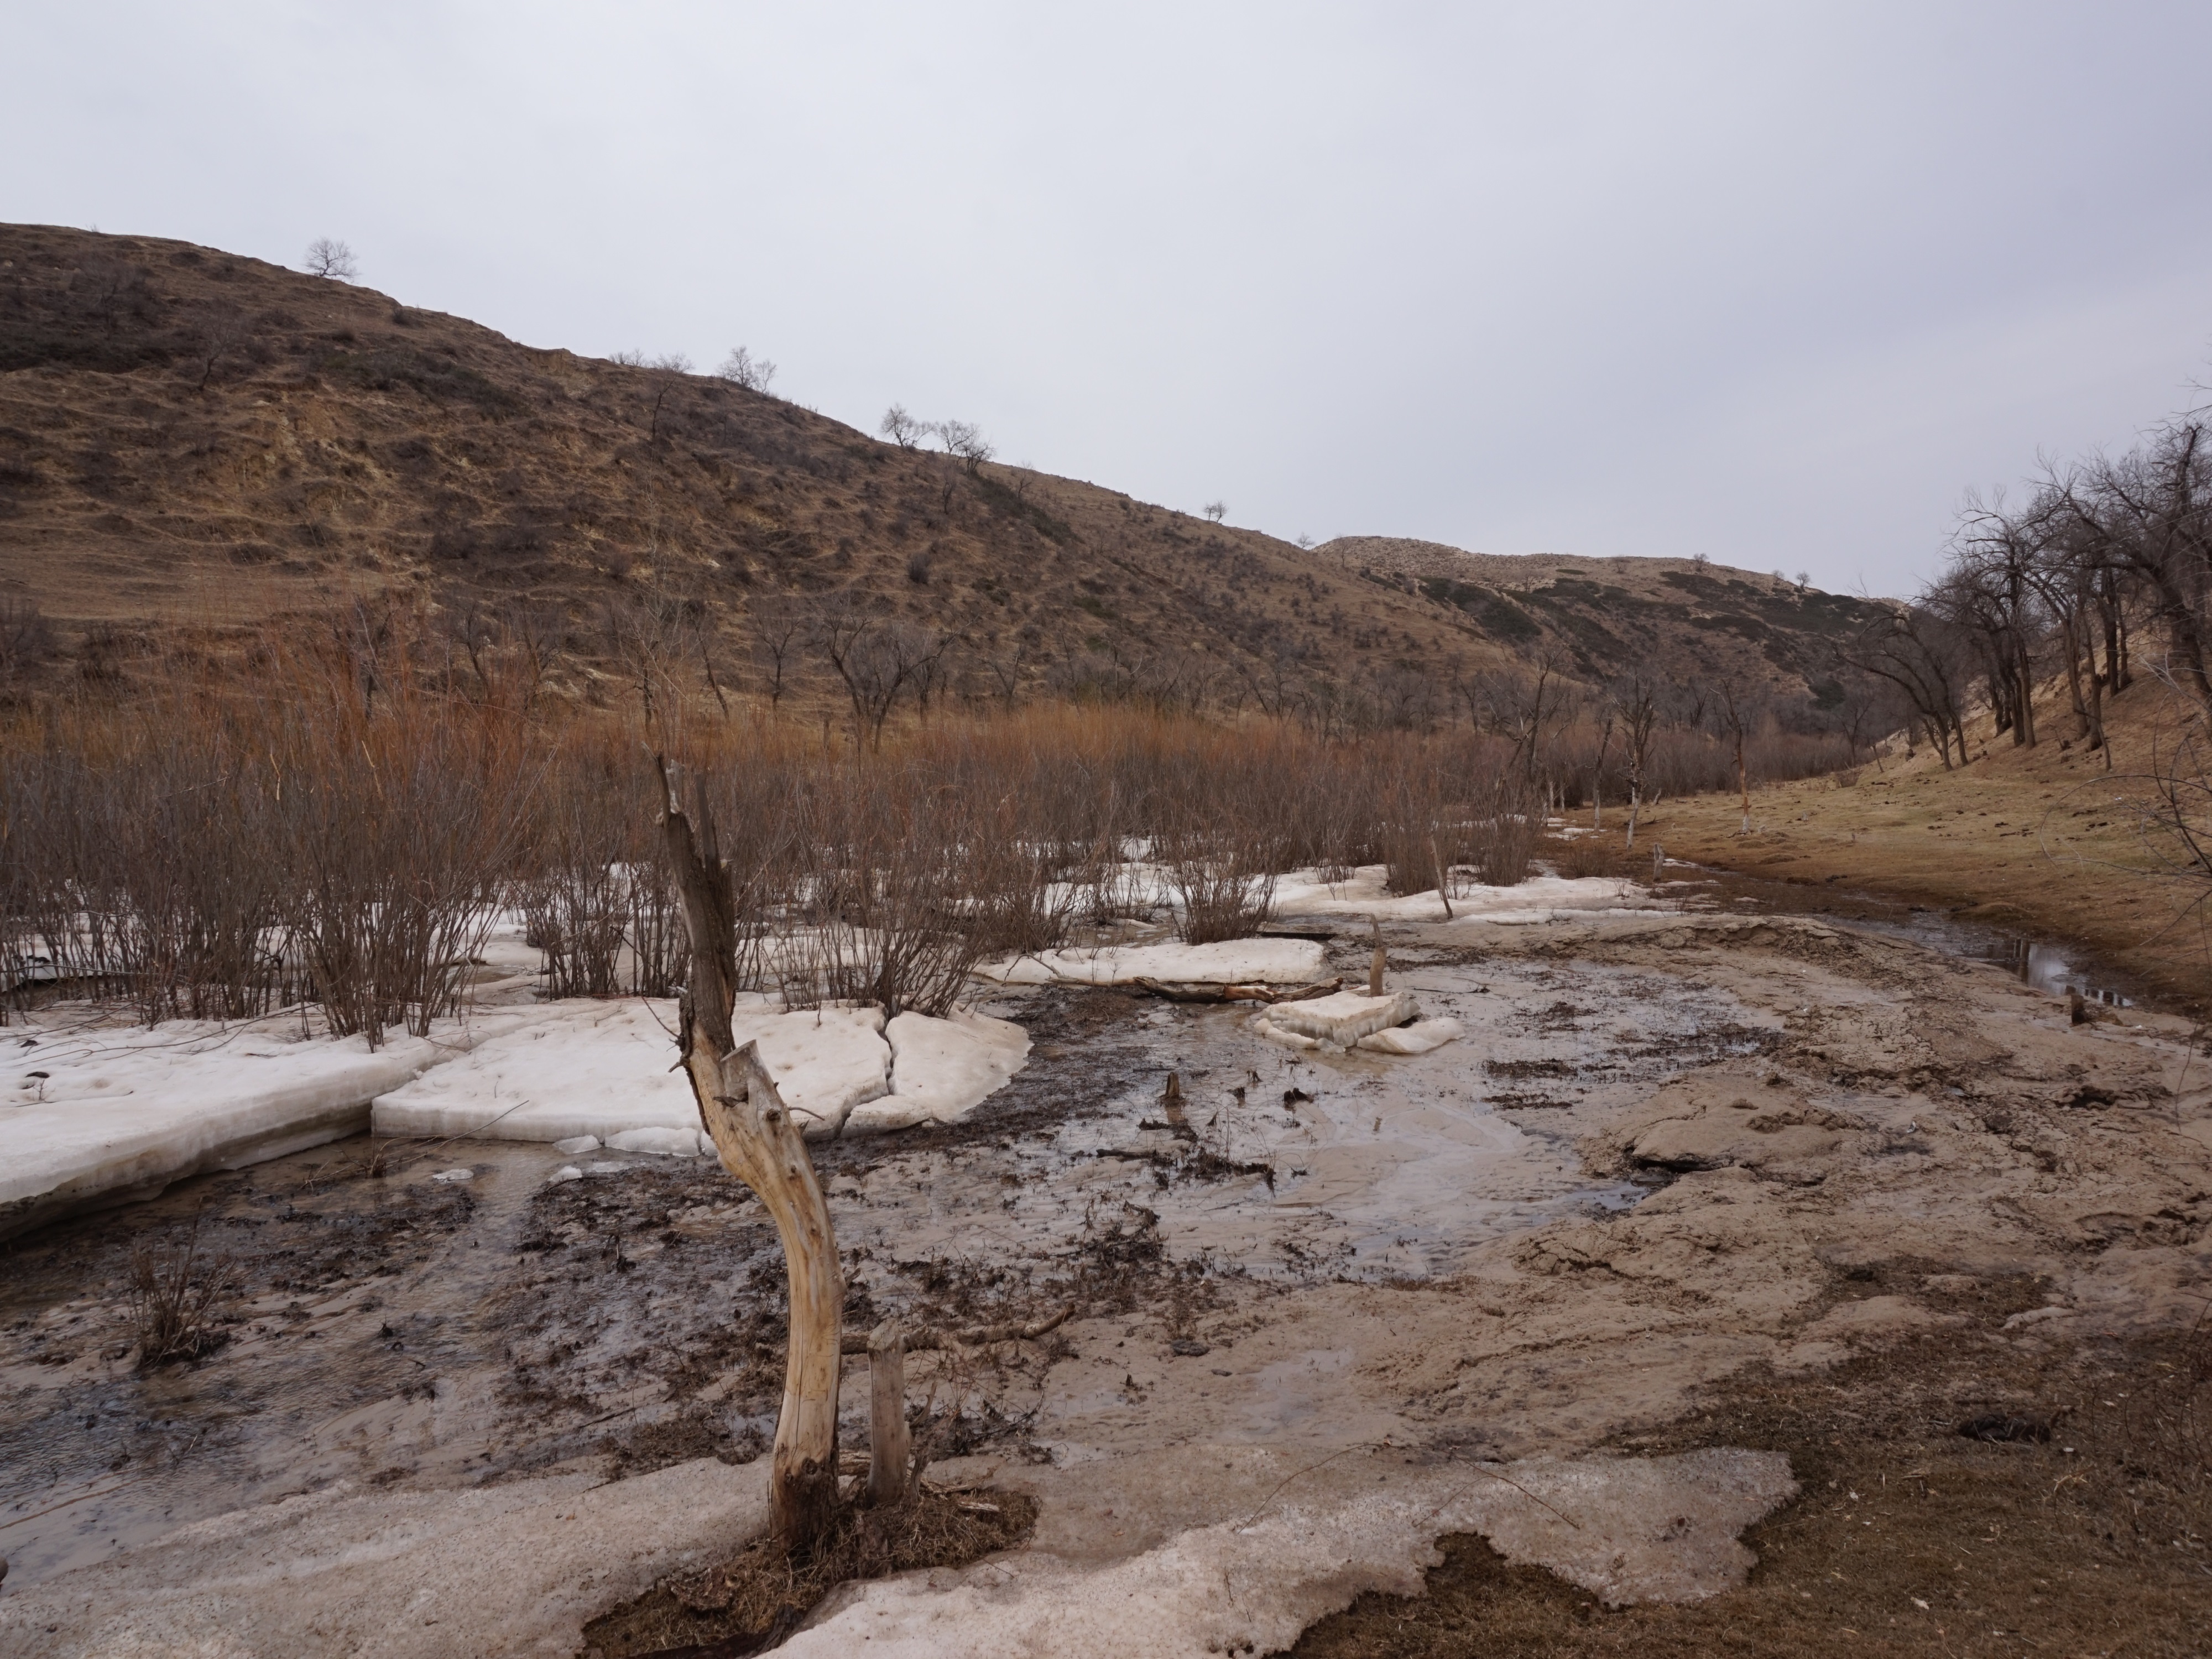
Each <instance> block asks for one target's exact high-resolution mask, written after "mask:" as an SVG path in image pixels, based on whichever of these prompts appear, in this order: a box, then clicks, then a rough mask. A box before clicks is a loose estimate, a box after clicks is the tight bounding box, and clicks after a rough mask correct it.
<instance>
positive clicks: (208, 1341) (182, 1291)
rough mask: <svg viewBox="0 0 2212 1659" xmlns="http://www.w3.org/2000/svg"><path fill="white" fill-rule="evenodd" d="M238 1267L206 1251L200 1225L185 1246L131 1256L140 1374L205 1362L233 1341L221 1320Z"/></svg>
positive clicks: (150, 1248)
mask: <svg viewBox="0 0 2212 1659" xmlns="http://www.w3.org/2000/svg"><path fill="white" fill-rule="evenodd" d="M236 1284H237V1273H236V1270H235V1267H234V1264H233V1263H232V1262H231V1261H230V1260H229V1259H228V1257H225V1256H212V1257H210V1256H208V1255H203V1254H202V1252H201V1250H200V1237H199V1228H198V1226H197V1224H196V1225H193V1226H192V1228H191V1230H190V1231H187V1232H186V1233H185V1237H184V1239H183V1240H182V1242H181V1243H170V1244H168V1245H167V1246H165V1247H159V1248H157V1247H155V1246H152V1245H144V1244H142V1245H140V1246H139V1247H138V1248H137V1249H134V1250H133V1251H131V1316H132V1319H133V1322H135V1324H136V1325H137V1331H138V1368H139V1369H140V1370H152V1369H153V1368H154V1367H155V1366H156V1365H165V1364H169V1363H170V1362H171V1361H173V1360H178V1359H204V1358H206V1357H207V1356H208V1355H209V1354H211V1353H213V1352H215V1351H216V1349H217V1348H220V1347H221V1346H222V1345H223V1344H224V1343H225V1342H228V1340H230V1333H229V1332H228V1331H227V1330H225V1329H223V1328H222V1325H221V1323H220V1322H219V1321H218V1318H217V1315H218V1313H219V1310H221V1308H222V1304H224V1303H225V1302H226V1301H228V1299H229V1297H230V1294H231V1292H232V1291H234V1289H235V1288H236Z"/></svg>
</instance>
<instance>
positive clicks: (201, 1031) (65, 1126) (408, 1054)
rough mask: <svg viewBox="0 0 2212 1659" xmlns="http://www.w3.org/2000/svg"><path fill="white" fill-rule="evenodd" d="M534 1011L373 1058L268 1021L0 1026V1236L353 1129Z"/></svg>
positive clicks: (366, 1051)
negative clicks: (386, 1099) (391, 1097)
mask: <svg viewBox="0 0 2212 1659" xmlns="http://www.w3.org/2000/svg"><path fill="white" fill-rule="evenodd" d="M542 1013H543V1011H542V1010H539V1009H518V1010H513V1011H503V1012H499V1013H496V1014H489V1015H483V1016H479V1017H478V1018H477V1019H475V1020H474V1021H473V1022H471V1023H470V1024H460V1023H459V1022H441V1024H440V1025H439V1027H438V1028H437V1033H436V1035H435V1036H433V1037H431V1038H428V1039H424V1038H421V1037H409V1036H394V1037H392V1039H391V1040H390V1041H388V1042H386V1043H385V1044H384V1046H383V1047H381V1048H376V1049H374V1050H372V1049H371V1048H369V1047H368V1043H367V1042H365V1041H364V1040H363V1039H362V1038H360V1037H317V1038H300V1037H297V1036H293V1035H290V1034H289V1033H288V1032H286V1031H283V1030H275V1029H271V1027H270V1025H268V1024H253V1025H231V1026H227V1027H226V1026H222V1025H217V1024H212V1023H210V1022H205V1021H199V1020H173V1021H171V1022H169V1023H167V1024H162V1025H159V1026H155V1027H154V1028H152V1029H151V1030H149V1029H146V1028H144V1027H130V1028H120V1027H114V1026H108V1027H102V1028H96V1029H85V1028H83V1027H82V1026H80V1027H79V1028H77V1029H76V1030H63V1029H58V1028H57V1027H56V1026H54V1025H52V1024H33V1025H31V1026H30V1027H28V1028H24V1027H20V1026H10V1027H9V1028H8V1029H7V1030H5V1031H0V1238H4V1237H9V1235H11V1234H14V1233H19V1232H21V1231H23V1230H24V1229H25V1228H27V1227H33V1226H37V1225H39V1224H40V1223H41V1222H44V1221H48V1220H51V1219H53V1218H56V1217H58V1216H62V1215H66V1214H68V1213H70V1212H72V1211H74V1210H79V1209H83V1208H86V1207H88V1206H93V1207H96V1206H99V1205H100V1204H103V1203H119V1202H122V1201H124V1200H127V1199H131V1198H137V1197H151V1196H152V1195H153V1194H155V1193H158V1192H159V1191H160V1190H161V1188H163V1187H165V1186H167V1184H168V1183H169V1182H173V1181H180V1180H182V1179H184V1178H185V1176H192V1175H198V1174H201V1173H203V1172H204V1171H206V1170H235V1169H239V1168H241V1167H243V1166H244V1165H246V1164H256V1163H258V1162H260V1161H261V1160H262V1159H264V1158H282V1157H283V1156H284V1155H285V1154H286V1153H288V1152H300V1151H301V1150H303V1149H304V1148H307V1147H309V1146H320V1145H322V1144H323V1143H324V1142H325V1141H330V1140H337V1139H343V1137H344V1136H347V1135H350V1134H358V1133H360V1132H361V1131H362V1130H363V1129H365V1128H367V1127H368V1116H369V1103H370V1102H371V1101H373V1100H374V1099H375V1098H376V1097H377V1096H379V1095H381V1094H384V1093H386V1092H387V1091H391V1090H393V1089H397V1088H398V1087H399V1086H400V1085H402V1084H404V1083H405V1082H407V1081H408V1079H410V1078H413V1077H415V1076H416V1075H417V1074H418V1073H422V1071H424V1070H425V1069H427V1068H428V1067H431V1066H436V1065H438V1064H440V1063H441V1061H445V1060H450V1059H451V1058H452V1057H453V1055H454V1054H459V1053H462V1052H464V1051H465V1050H466V1049H467V1048H468V1047H469V1046H470V1045H471V1044H473V1043H476V1042H482V1041H483V1040H484V1039H485V1038H486V1037H488V1036H497V1035H498V1034H500V1033H502V1032H507V1031H512V1030H514V1029H515V1028H516V1027H517V1026H518V1025H521V1024H527V1023H528V1022H529V1021H531V1020H533V1019H536V1018H540V1017H541V1016H542ZM288 1023H289V1017H288Z"/></svg>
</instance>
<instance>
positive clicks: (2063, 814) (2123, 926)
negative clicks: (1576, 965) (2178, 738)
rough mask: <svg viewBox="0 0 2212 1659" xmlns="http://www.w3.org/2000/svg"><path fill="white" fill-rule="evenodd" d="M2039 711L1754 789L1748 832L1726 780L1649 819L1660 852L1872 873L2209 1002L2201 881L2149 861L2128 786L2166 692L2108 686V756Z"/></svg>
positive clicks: (1728, 864)
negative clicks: (1967, 750) (2016, 721)
mask: <svg viewBox="0 0 2212 1659" xmlns="http://www.w3.org/2000/svg"><path fill="white" fill-rule="evenodd" d="M2176 719H2177V711H2176V710H2175V708H2174V707H2173V705H2172V699H2171V697H2170V696H2168V694H2167V693H2166V690H2165V689H2164V688H2163V687H2161V686H2160V685H2158V684H2155V683H2153V682H2149V681H2142V682H2139V683H2138V684H2136V685H2135V686H2133V687H2131V688H2130V690H2128V691H2127V692H2125V693H2124V694H2123V695H2122V696H2120V697H2118V698H2117V699H2115V700H2114V701H2113V702H2112V704H2111V705H2110V706H2109V712H2108V716H2107V726H2108V730H2109V731H2110V732H2111V733H2112V752H2113V769H2112V771H2110V772H2107V771H2106V769H2105V768H2104V764H2103V761H2102V758H2101V757H2099V756H2097V755H2093V754H2091V753H2088V752H2087V751H2086V750H2083V749H2082V748H2081V746H2080V745H2079V744H2078V743H2076V744H2073V745H2071V746H2069V747H2062V744H2064V743H2065V741H2066V739H2067V738H2069V737H2070V736H2071V734H2072V732H2073V730H2074V722H2073V720H2072V717H2071V716H2070V715H2069V714H2063V712H2062V710H2061V708H2059V707H2057V706H2056V705H2055V704H2054V705H2045V706H2043V708H2042V710H2041V712H2040V714H2039V733H2040V735H2041V736H2042V739H2043V740H2042V741H2041V742H2040V743H2039V744H2037V745H2036V746H2035V747H2034V748H2033V749H2020V748H2015V747H2014V746H2013V744H2012V741H2011V738H2009V736H2006V737H2002V738H2001V737H1997V736H1996V735H1995V734H1994V733H1993V732H1991V731H1990V728H1989V725H1988V722H1987V721H1986V720H1985V721H1984V722H1983V723H1982V725H1981V726H1980V727H1979V729H1978V731H1976V732H1975V744H1974V754H1975V758H1974V760H1973V761H1972V763H1970V764H1968V765H1967V766H1966V767H1964V768H1961V769H1957V770H1954V771H1948V772H1947V771H1945V770H1944V769H1943V766H1942V762H1941V761H1940V760H1938V759H1937V758H1936V756H1935V755H1934V754H1933V752H1932V751H1929V750H1922V751H1921V752H1920V754H1919V755H1917V757H1913V758H1911V759H1910V760H1899V759H1887V760H1886V761H1885V762H1884V763H1882V764H1881V766H1880V767H1879V768H1877V767H1875V766H1871V765H1870V766H1868V767H1865V768H1863V769H1862V770H1861V772H1860V775H1859V782H1858V783H1857V787H1850V788H1842V787H1838V785H1837V781H1836V780H1834V779H1831V778H1813V779H1808V780H1806V781H1803V782H1801V783H1795V784H1784V785H1777V786H1775V787H1771V788H1764V789H1757V790H1754V791H1753V793H1752V798H1751V805H1752V823H1753V832H1752V833H1751V834H1750V835H1748V836H1746V835H1742V834H1741V833H1740V829H1741V810H1740V807H1739V805H1738V801H1737V799H1736V797H1735V796H1734V795H1726V796H1721V795H1701V796H1698V797H1694V798H1692V799H1684V800H1676V801H1667V802H1664V803H1662V805H1661V806H1660V808H1659V809H1658V811H1656V812H1655V813H1653V814H1651V815H1650V816H1649V817H1647V818H1646V820H1645V823H1646V824H1647V825H1648V826H1649V831H1650V834H1651V835H1652V836H1653V837H1654V838H1655V839H1656V840H1659V841H1662V842H1664V843H1665V844H1666V848H1667V852H1668V856H1670V857H1677V858H1686V859H1690V860H1695V861H1696V862H1699V863H1701V864H1711V865H1714V866H1718V867H1720V868H1723V869H1727V870H1734V871H1739V872H1744V873H1746V874H1751V875H1758V876H1764V877H1770V878H1776V879H1780V880H1786V881H1791V882H1808V883H1826V882H1830V881H1837V882H1844V883H1849V884H1853V885H1856V886H1862V887H1869V888H1874V889H1878V890H1884V891H1887V892H1891V893H1894V894H1897V895H1899V896H1903V897H1905V898H1907V899H1910V900H1911V901H1913V902H1917V903H1926V904H1929V905H1933V906H1935V907H1937V908H1942V909H1946V910H1949V911H1952V912H1954V913H1956V914H1958V915H1960V916H1961V917H1962V918H1963V919H1966V920H1969V921H1982V922H1987V923H1990V924H1992V925H1996V926H2000V927H2008V928H2013V929H2017V930H2019V931H2021V932H2023V933H2039V934H2045V935H2050V936H2053V937H2055V938H2057V939H2065V940H2069V941H2074V942H2076V943H2078V944H2080V945H2084V946H2087V948H2088V949H2090V950H2091V951H2094V952H2095V953H2096V954H2097V955H2098V956H2099V957H2100V958H2102V959H2103V961H2104V962H2105V963H2107V964H2108V965H2109V966H2110V967H2111V968H2112V969H2115V970H2116V971H2118V973H2119V974H2120V975H2122V976H2123V977H2124V979H2126V980H2127V981H2131V982H2133V983H2135V984H2136V985H2138V986H2140V987H2142V989H2144V990H2145V991H2147V992H2148V993H2151V994H2155V995H2157V996H2160V997H2161V998H2165V999H2170V1000H2174V1001H2176V1002H2178V1003H2179V1004H2182V1005H2184V1006H2190V1007H2193V1008H2199V1009H2201V1008H2205V1007H2212V954H2208V951H2207V941H2206V936H2205V931H2204V927H2203V921H2204V918H2203V916H2202V915H2201V914H2200V913H2197V912H2194V911H2187V907H2188V905H2189V904H2190V903H2191V901H2193V900H2194V899H2196V898H2197V896H2198V895H2199V892H2200V891H2201V889H2198V888H2197V887H2195V886H2193V885H2189V884H2177V883H2174V882H2172V881H2170V880H2167V879H2164V878H2160V877H2159V876H2157V875H2155V874H2154V873H2152V872H2150V870H2149V867H2148V866H2149V865H2150V860H2149V859H2148V856H2147V854H2146V852H2145V849H2144V847H2143V845H2142V842H2141V841H2140V840H2139V839H2138V837H2137V836H2136V829H2135V824H2136V817H2135V814H2134V812H2133V810H2132V809H2131V808H2130V806H2129V805H2127V804H2126V801H2125V799H2124V795H2125V793H2126V792H2127V790H2128V788H2129V787H2130V779H2131V777H2132V776H2133V775H2135V774H2136V773H2137V772H2138V771H2139V769H2143V768H2146V767H2148V765H2149V763H2150V762H2151V759H2152V756H2153V750H2154V744H2163V743H2166V742H2168V741H2170V739H2171V738H2172V732H2173V730H2174V727H2175V723H2176ZM1639 839H1640V835H1639ZM2185 911H2187V913H2186V914H2185Z"/></svg>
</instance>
